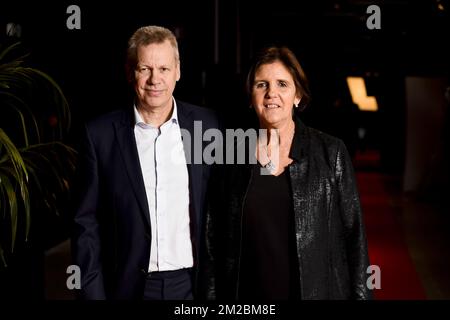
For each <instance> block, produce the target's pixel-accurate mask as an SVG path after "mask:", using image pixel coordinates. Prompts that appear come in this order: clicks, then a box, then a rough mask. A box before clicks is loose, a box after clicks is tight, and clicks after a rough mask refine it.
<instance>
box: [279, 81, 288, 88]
mask: <svg viewBox="0 0 450 320" xmlns="http://www.w3.org/2000/svg"><path fill="white" fill-rule="evenodd" d="M278 85H279V86H280V87H287V83H286V82H284V81H280V82H278Z"/></svg>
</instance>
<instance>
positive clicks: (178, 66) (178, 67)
mask: <svg viewBox="0 0 450 320" xmlns="http://www.w3.org/2000/svg"><path fill="white" fill-rule="evenodd" d="M180 78H181V71H180V62H178V63H177V81H178V80H180Z"/></svg>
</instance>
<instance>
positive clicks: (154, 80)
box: [147, 71, 160, 84]
mask: <svg viewBox="0 0 450 320" xmlns="http://www.w3.org/2000/svg"><path fill="white" fill-rule="evenodd" d="M159 81H160V78H159V75H158V72H156V71H152V72H150V74H149V75H148V78H147V83H148V84H158V83H159Z"/></svg>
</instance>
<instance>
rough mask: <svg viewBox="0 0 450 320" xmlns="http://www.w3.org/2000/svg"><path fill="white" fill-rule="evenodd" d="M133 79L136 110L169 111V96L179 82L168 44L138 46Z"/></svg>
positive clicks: (177, 65) (167, 42)
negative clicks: (167, 109) (137, 108)
mask: <svg viewBox="0 0 450 320" xmlns="http://www.w3.org/2000/svg"><path fill="white" fill-rule="evenodd" d="M134 77H135V83H134V88H135V91H136V97H137V105H138V107H141V108H144V109H147V110H155V109H159V108H161V109H165V108H171V107H172V94H173V91H174V89H175V85H176V82H177V81H178V80H179V79H180V64H179V62H178V61H177V60H176V58H175V51H174V48H173V47H172V45H171V44H170V42H169V41H164V42H163V43H152V44H149V45H147V46H139V47H138V48H137V65H136V69H135V71H134Z"/></svg>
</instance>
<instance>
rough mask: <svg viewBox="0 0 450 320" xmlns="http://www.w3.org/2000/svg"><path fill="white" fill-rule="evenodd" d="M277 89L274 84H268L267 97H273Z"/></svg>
mask: <svg viewBox="0 0 450 320" xmlns="http://www.w3.org/2000/svg"><path fill="white" fill-rule="evenodd" d="M276 93H277V92H276V89H275V88H274V87H273V86H268V87H267V91H266V96H267V97H273V96H275V95H276Z"/></svg>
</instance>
